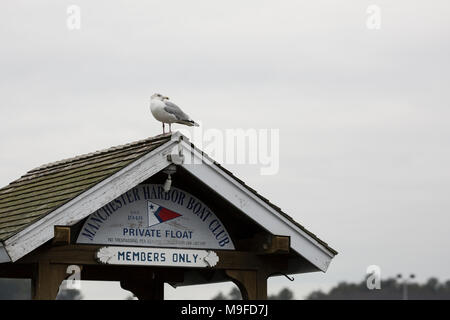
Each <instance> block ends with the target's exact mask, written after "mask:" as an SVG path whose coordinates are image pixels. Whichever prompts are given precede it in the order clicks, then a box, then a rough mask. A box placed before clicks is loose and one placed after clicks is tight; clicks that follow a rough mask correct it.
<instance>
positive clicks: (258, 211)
mask: <svg viewBox="0 0 450 320" xmlns="http://www.w3.org/2000/svg"><path fill="white" fill-rule="evenodd" d="M181 146H182V148H183V154H184V156H185V158H186V157H188V156H190V155H191V154H192V155H193V156H194V157H195V159H194V161H193V162H190V163H186V164H183V167H184V168H185V169H186V170H187V171H189V172H190V173H191V174H193V175H194V176H195V177H197V178H198V179H200V180H201V181H203V182H204V183H205V184H207V185H208V186H209V187H211V188H212V189H213V190H215V191H216V192H217V193H219V194H220V195H221V196H222V197H224V198H225V199H226V200H227V201H229V202H230V203H232V204H233V205H234V206H236V207H237V208H238V209H240V210H242V211H243V212H244V213H245V214H247V215H248V216H249V217H250V218H251V219H252V220H254V221H255V222H257V223H258V224H260V225H261V226H262V227H263V228H265V229H266V230H268V231H270V232H271V233H273V234H278V235H288V236H290V237H291V247H292V249H293V250H294V251H296V252H297V253H299V254H300V255H302V256H303V257H305V258H306V259H307V260H309V261H310V262H311V263H312V264H313V265H315V266H316V267H318V268H319V269H320V270H321V271H326V270H327V268H328V266H329V264H330V262H331V259H332V258H333V257H334V254H333V253H332V252H330V251H329V250H328V249H327V248H326V247H324V246H323V245H322V244H321V243H319V242H318V241H317V240H315V239H314V238H312V237H311V236H310V235H308V234H307V233H306V232H304V231H303V230H302V229H300V228H299V227H298V226H296V225H295V224H293V223H292V222H291V221H289V220H288V219H287V218H285V217H283V216H282V215H281V214H280V213H279V212H277V211H276V210H275V209H273V208H272V207H270V206H269V205H268V204H267V203H265V202H264V201H262V200H261V199H260V198H258V197H257V196H256V195H255V194H253V193H252V192H250V191H249V190H248V189H246V188H245V187H244V186H243V185H242V184H240V183H239V182H238V181H236V180H235V179H233V178H232V177H231V176H229V175H228V174H227V173H226V172H225V171H223V170H221V169H220V168H219V167H218V166H217V165H215V164H214V163H213V161H212V159H210V158H209V157H208V156H206V155H203V158H202V154H201V153H200V151H199V150H197V149H196V148H195V149H193V148H192V147H191V145H190V144H189V143H187V142H185V141H182V142H181ZM202 159H203V161H202V162H201V160H202ZM199 163H201V164H199Z"/></svg>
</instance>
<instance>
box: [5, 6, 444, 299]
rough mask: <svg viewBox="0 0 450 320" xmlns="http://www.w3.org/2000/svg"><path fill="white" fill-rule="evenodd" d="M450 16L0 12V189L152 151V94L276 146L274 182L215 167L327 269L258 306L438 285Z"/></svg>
mask: <svg viewBox="0 0 450 320" xmlns="http://www.w3.org/2000/svg"><path fill="white" fill-rule="evenodd" d="M71 4H76V5H78V6H79V7H80V8H81V29H80V30H72V31H71V30H69V29H68V28H67V27H66V19H67V13H66V10H67V7H68V6H69V5H71ZM371 4H376V5H378V6H379V7H380V8H381V29H380V30H370V29H368V28H367V27H366V20H367V18H368V14H367V13H366V9H367V7H368V6H369V5H371ZM449 16H450V3H449V2H448V1H447V0H434V1H432V2H430V1H419V0H409V1H406V0H397V1H361V0H358V1H356V0H354V1H350V0H347V1H340V2H339V3H337V2H336V1H331V0H328V1H325V0H322V1H320V0H314V1H313V0H308V1H281V2H280V1H278V2H274V1H261V0H259V1H245V2H242V1H226V2H223V1H221V2H218V1H206V0H205V1H196V0H194V1H189V2H188V1H183V2H182V1H146V2H137V1H132V2H130V1H115V2H114V3H111V2H110V1H95V3H94V2H92V1H70V2H66V1H58V2H57V3H56V2H54V1H38V2H37V1H9V2H2V3H1V4H0V40H1V50H0V57H1V59H0V70H1V73H0V136H1V137H2V138H1V139H0V150H1V157H0V164H1V165H0V184H1V185H2V186H3V185H6V184H8V183H9V182H10V181H13V180H14V179H16V178H18V177H19V176H20V175H21V174H23V173H25V172H26V171H28V170H30V169H32V168H34V167H36V166H39V165H41V164H43V163H47V162H52V161H55V160H60V159H63V158H67V157H71V156H74V155H78V154H82V153H86V152H91V151H95V150H98V149H103V148H105V147H109V146H113V145H118V144H122V143H128V142H131V141H134V140H139V139H142V138H145V137H148V136H153V135H156V134H159V133H160V130H161V129H160V123H158V122H156V121H154V119H153V118H152V117H151V115H150V113H149V110H148V105H149V97H150V95H151V94H153V93H154V92H161V93H163V94H165V95H168V96H169V97H171V99H172V100H173V101H175V102H176V103H178V104H179V105H180V106H181V107H183V108H184V109H185V111H186V112H187V113H189V114H190V115H191V116H192V117H193V118H194V119H195V120H200V121H201V122H202V124H203V126H204V129H205V130H206V129H208V128H217V129H220V130H225V129H227V128H257V129H264V128H279V129H280V139H281V154H280V166H281V169H280V172H279V174H277V175H274V176H260V175H259V168H257V167H254V166H237V165H235V166H227V167H228V168H229V169H231V170H232V171H233V172H235V173H236V174H237V175H238V176H239V177H240V178H242V179H243V180H244V181H246V182H247V183H248V184H249V185H251V186H252V187H254V188H255V189H256V190H258V191H259V192H260V193H262V194H263V195H264V196H266V197H267V198H269V199H270V200H271V201H273V202H274V203H275V204H277V205H279V206H280V207H281V208H282V209H283V210H284V211H286V212H287V213H289V214H290V215H292V216H293V217H294V218H295V219H296V220H297V221H299V222H300V223H302V224H303V225H305V226H306V227H307V228H309V229H310V230H311V231H313V232H314V233H316V234H317V235H318V236H319V237H321V238H322V239H323V240H325V241H326V242H328V243H329V244H330V245H331V246H332V247H333V248H335V249H337V250H338V251H339V255H338V256H337V257H336V258H335V259H334V260H333V262H332V264H331V266H330V268H329V271H328V272H327V273H326V274H321V273H317V274H310V275H307V274H305V275H297V276H295V281H294V282H289V281H288V280H286V279H284V278H276V279H275V280H271V281H270V282H269V292H276V291H278V290H279V289H280V288H282V287H284V286H289V287H290V288H291V289H293V290H294V291H295V294H296V297H297V298H302V297H303V296H304V295H305V294H307V293H308V292H309V291H310V290H313V289H318V288H322V289H327V288H329V287H330V286H332V285H335V284H336V283H337V282H338V281H343V280H346V281H359V280H361V279H363V277H364V275H365V270H366V268H367V266H369V265H371V264H376V265H379V266H380V267H381V274H382V277H384V278H385V277H388V276H393V275H395V274H397V273H399V272H401V273H410V272H413V273H415V274H416V275H417V277H418V280H419V281H424V280H426V279H427V278H428V277H430V276H437V277H438V278H440V279H441V280H444V279H449V278H450V274H449V271H448V270H450V255H449V253H448V252H449V250H448V245H449V244H450V235H449V232H448V226H449V224H450V217H449V210H450V197H449V196H448V194H449V187H450V166H449V165H448V163H450V148H449V146H450V128H449V126H448V122H449V120H448V119H449V117H450V105H449V104H450V93H449V91H450V90H449V89H450V88H449V84H450V60H449V57H450V41H449V39H450V22H449V21H450V20H449V18H448V17H449ZM175 127H177V126H175ZM116 286H117V285H116ZM99 288H100V289H98V288H95V286H93V285H92V284H86V285H85V290H84V292H85V295H86V296H87V297H90V298H93V297H95V296H96V294H97V293H96V292H97V291H96V290H103V291H104V290H105V288H106V287H105V286H102V287H99ZM220 288H223V286H211V287H195V288H194V289H191V290H195V291H187V290H185V289H177V290H173V289H168V290H167V294H166V296H167V298H192V297H193V296H192V292H195V294H196V296H197V297H204V298H209V297H211V296H213V295H215V294H216V293H217V291H218V290H219V289H220ZM225 288H226V287H225ZM116 291H117V293H115V292H116ZM111 292H112V293H111ZM108 294H109V295H110V296H111V297H121V296H123V295H124V293H123V292H122V293H121V292H120V291H119V290H109V292H108ZM125 294H126V293H125Z"/></svg>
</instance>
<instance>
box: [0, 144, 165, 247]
mask: <svg viewBox="0 0 450 320" xmlns="http://www.w3.org/2000/svg"><path fill="white" fill-rule="evenodd" d="M169 140H170V135H165V136H156V137H152V138H149V139H145V140H141V141H137V142H133V143H129V144H126V145H122V146H118V147H113V148H109V149H106V150H101V151H97V152H94V153H89V154H85V155H82V156H78V157H75V158H71V159H66V160H62V161H58V162H54V163H50V164H46V165H43V166H41V167H38V168H36V169H33V170H31V171H29V172H28V173H26V174H25V175H23V176H22V177H21V178H20V179H18V180H16V181H13V182H11V183H10V184H9V185H8V186H6V187H4V188H2V189H0V241H4V240H6V239H8V238H9V237H10V236H12V235H14V234H15V233H17V232H19V231H20V230H22V229H23V228H25V227H27V226H28V225H30V224H33V223H34V222H36V221H37V220H38V219H40V218H42V217H44V216H45V215H47V214H48V213H50V212H52V211H54V210H55V209H57V208H58V207H60V206H62V205H64V204H65V203H67V202H68V201H70V200H71V199H73V198H75V197H76V196H78V195H79V194H81V193H83V192H84V191H86V190H88V189H89V188H91V187H93V186H94V185H96V184H98V183H99V182H101V181H103V180H105V179H107V178H108V177H110V176H111V175H113V174H114V173H116V172H118V171H119V170H121V169H122V168H124V167H126V166H127V165H128V164H130V163H131V162H133V161H135V160H137V159H139V158H140V157H142V156H143V155H145V154H147V153H149V152H150V151H152V150H154V149H155V148H157V147H159V146H160V145H162V144H164V143H165V142H167V141H169Z"/></svg>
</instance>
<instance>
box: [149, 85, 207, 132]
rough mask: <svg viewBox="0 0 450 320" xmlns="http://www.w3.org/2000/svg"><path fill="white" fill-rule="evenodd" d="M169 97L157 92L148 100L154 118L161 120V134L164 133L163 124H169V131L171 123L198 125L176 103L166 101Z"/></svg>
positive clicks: (170, 130)
mask: <svg viewBox="0 0 450 320" xmlns="http://www.w3.org/2000/svg"><path fill="white" fill-rule="evenodd" d="M168 100H169V97H165V96H163V95H161V94H159V93H155V94H154V95H152V97H151V100H150V111H151V112H152V114H153V117H155V119H156V120H158V121H161V122H162V127H163V134H164V133H165V126H164V125H165V124H166V123H168V124H169V132H172V123H180V124H184V125H186V126H189V127H192V126H195V127H198V126H199V125H198V123H196V122H195V121H194V120H192V119H191V117H189V116H188V115H187V114H186V113H184V112H183V110H181V109H180V107H178V106H177V105H176V104H174V103H172V102H170V101H168Z"/></svg>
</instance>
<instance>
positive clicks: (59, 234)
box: [52, 226, 70, 245]
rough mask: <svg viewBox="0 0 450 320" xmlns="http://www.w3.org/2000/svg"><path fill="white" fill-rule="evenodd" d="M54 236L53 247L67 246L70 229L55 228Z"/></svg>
mask: <svg viewBox="0 0 450 320" xmlns="http://www.w3.org/2000/svg"><path fill="white" fill-rule="evenodd" d="M54 233H55V236H54V237H53V241H52V244H53V245H68V244H70V227H68V226H55V232H54Z"/></svg>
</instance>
